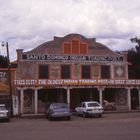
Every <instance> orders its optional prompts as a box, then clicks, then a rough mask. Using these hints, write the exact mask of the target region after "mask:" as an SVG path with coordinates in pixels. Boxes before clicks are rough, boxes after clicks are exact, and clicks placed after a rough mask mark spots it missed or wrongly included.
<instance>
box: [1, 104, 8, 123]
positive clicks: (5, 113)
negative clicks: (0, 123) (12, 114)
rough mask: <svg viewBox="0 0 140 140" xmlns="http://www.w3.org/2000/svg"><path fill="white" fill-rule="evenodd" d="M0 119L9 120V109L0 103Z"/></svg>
mask: <svg viewBox="0 0 140 140" xmlns="http://www.w3.org/2000/svg"><path fill="white" fill-rule="evenodd" d="M0 120H6V121H9V111H8V110H7V109H6V106H5V104H0Z"/></svg>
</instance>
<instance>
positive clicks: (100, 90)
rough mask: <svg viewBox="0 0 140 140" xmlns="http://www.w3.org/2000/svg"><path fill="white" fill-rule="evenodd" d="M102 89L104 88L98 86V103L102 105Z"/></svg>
mask: <svg viewBox="0 0 140 140" xmlns="http://www.w3.org/2000/svg"><path fill="white" fill-rule="evenodd" d="M103 90H104V88H99V89H98V91H99V103H100V104H101V105H102V104H103Z"/></svg>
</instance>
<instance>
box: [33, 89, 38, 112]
mask: <svg viewBox="0 0 140 140" xmlns="http://www.w3.org/2000/svg"><path fill="white" fill-rule="evenodd" d="M37 91H38V90H37V88H35V94H34V95H35V114H37V113H38V92H37Z"/></svg>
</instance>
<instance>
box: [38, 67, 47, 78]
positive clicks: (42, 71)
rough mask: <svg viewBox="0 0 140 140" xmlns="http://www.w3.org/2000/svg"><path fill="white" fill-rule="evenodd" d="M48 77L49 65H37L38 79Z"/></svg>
mask: <svg viewBox="0 0 140 140" xmlns="http://www.w3.org/2000/svg"><path fill="white" fill-rule="evenodd" d="M48 78H49V66H48V65H39V79H48Z"/></svg>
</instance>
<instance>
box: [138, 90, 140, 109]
mask: <svg viewBox="0 0 140 140" xmlns="http://www.w3.org/2000/svg"><path fill="white" fill-rule="evenodd" d="M138 94H139V110H140V89H138Z"/></svg>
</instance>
